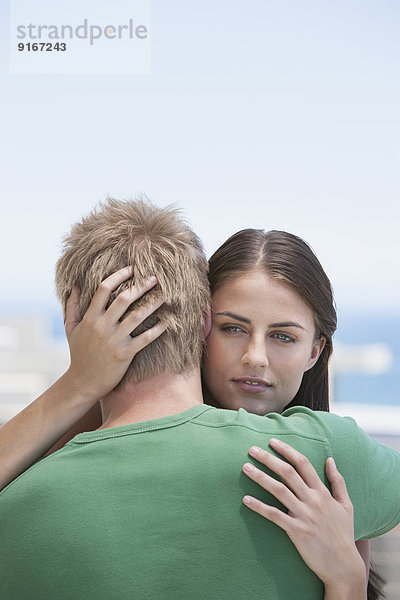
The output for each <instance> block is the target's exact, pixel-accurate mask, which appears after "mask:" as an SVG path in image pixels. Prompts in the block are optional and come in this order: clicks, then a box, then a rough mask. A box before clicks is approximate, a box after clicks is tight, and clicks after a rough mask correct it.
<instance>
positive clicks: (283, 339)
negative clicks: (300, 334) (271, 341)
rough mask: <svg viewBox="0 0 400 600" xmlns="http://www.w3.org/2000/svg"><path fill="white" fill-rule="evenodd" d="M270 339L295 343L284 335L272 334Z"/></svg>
mask: <svg viewBox="0 0 400 600" xmlns="http://www.w3.org/2000/svg"><path fill="white" fill-rule="evenodd" d="M272 337H274V338H275V339H277V340H280V341H281V342H294V341H295V340H294V339H293V338H291V337H290V336H289V335H286V333H274V335H273V336H272Z"/></svg>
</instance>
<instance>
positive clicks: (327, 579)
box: [243, 440, 367, 600]
mask: <svg viewBox="0 0 400 600" xmlns="http://www.w3.org/2000/svg"><path fill="white" fill-rule="evenodd" d="M270 446H271V448H272V449H273V450H275V451H276V452H277V453H279V454H280V455H281V456H283V457H284V458H285V459H286V460H287V461H289V463H291V464H288V462H285V461H282V460H281V459H280V458H278V457H276V456H274V455H273V454H271V453H270V452H267V451H266V450H262V449H261V448H257V447H253V448H251V449H250V452H249V453H250V455H251V456H252V457H253V458H255V459H256V460H258V461H259V462H261V463H262V464H263V465H265V466H266V467H268V469H270V470H271V471H273V472H274V473H276V474H277V475H278V476H279V477H280V478H281V479H282V481H283V482H284V483H282V482H280V481H277V480H276V479H274V478H273V477H270V476H269V475H267V473H265V472H264V471H261V470H260V469H257V468H256V467H254V466H253V465H250V463H246V464H245V465H244V466H243V471H244V473H245V474H246V475H247V476H248V477H250V479H252V480H253V481H255V482H257V483H258V484H259V485H261V486H262V487H263V488H264V489H265V490H267V491H268V492H270V493H271V494H272V495H273V496H275V498H277V499H278V500H279V501H280V502H281V503H282V504H283V505H284V506H286V508H287V509H288V513H286V512H283V511H281V510H279V509H278V508H276V507H273V506H269V505H267V504H264V503H263V502H260V501H259V500H257V499H255V498H253V497H250V496H245V497H244V498H243V502H244V504H246V506H248V507H249V508H251V509H252V510H254V511H255V512H257V513H259V514H260V515H262V516H263V517H265V518H266V519H269V520H270V521H272V522H273V523H275V524H276V525H278V526H279V527H281V528H282V529H284V530H285V531H286V533H287V534H288V536H289V538H290V539H291V540H292V542H293V544H294V545H295V546H296V548H297V550H298V551H299V553H300V554H301V556H302V558H303V560H304V562H305V563H306V564H307V565H308V566H309V567H310V569H312V570H313V571H314V572H315V573H316V575H318V577H319V578H320V579H321V581H322V582H323V583H324V585H325V596H324V600H347V599H349V600H365V599H366V598H367V577H366V572H365V564H364V562H363V559H362V558H361V556H360V554H359V553H358V551H357V549H356V546H355V543H354V537H353V535H354V530H353V505H352V503H351V501H350V498H349V496H348V494H347V489H346V484H345V482H344V479H343V477H342V476H341V474H340V473H339V471H338V470H337V469H336V466H335V463H334V460H333V458H328V460H327V461H326V467H325V470H326V474H327V477H328V480H329V482H330V484H331V487H332V494H331V493H330V492H329V490H328V488H327V487H326V486H325V485H324V484H323V483H322V481H321V480H320V478H319V477H318V475H317V473H316V471H315V469H314V467H313V466H312V464H311V463H310V462H309V460H308V459H307V458H306V457H305V456H303V455H302V454H300V453H299V452H297V450H295V449H294V448H292V447H291V446H289V445H288V444H285V443H284V442H281V441H279V440H270ZM292 465H293V466H292ZM249 467H250V468H249ZM285 484H286V485H285Z"/></svg>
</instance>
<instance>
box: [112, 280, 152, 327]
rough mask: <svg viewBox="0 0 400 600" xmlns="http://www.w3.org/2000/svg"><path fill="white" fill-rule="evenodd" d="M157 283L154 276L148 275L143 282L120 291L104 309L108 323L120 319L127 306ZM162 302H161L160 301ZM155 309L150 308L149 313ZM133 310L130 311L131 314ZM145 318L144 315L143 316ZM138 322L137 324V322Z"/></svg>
mask: <svg viewBox="0 0 400 600" xmlns="http://www.w3.org/2000/svg"><path fill="white" fill-rule="evenodd" d="M156 284H157V278H156V277H149V278H148V279H146V280H145V281H143V283H141V284H138V283H135V284H134V285H132V287H130V288H128V289H126V290H124V291H123V292H120V293H119V294H118V296H117V297H116V298H115V300H113V302H112V303H111V304H110V306H109V307H108V308H107V310H106V313H105V314H106V317H107V319H109V320H110V323H116V322H117V321H119V320H120V319H121V317H122V316H123V315H124V314H125V313H126V311H127V309H128V308H129V306H130V305H131V304H132V303H133V302H136V300H138V299H139V298H140V297H141V296H143V295H144V294H145V293H146V292H148V291H149V290H151V289H152V288H153V287H154V286H155V285H156ZM161 304H162V302H161ZM154 310H155V309H153V310H151V311H150V313H149V314H151V313H152V312H154ZM133 312H134V311H132V314H133ZM139 312H140V309H139V308H138V310H137V314H139ZM145 318H146V317H145ZM143 320H144V318H141V319H140V321H139V323H141V322H142V321H143ZM139 323H138V324H139Z"/></svg>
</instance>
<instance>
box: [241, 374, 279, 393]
mask: <svg viewBox="0 0 400 600" xmlns="http://www.w3.org/2000/svg"><path fill="white" fill-rule="evenodd" d="M232 381H233V383H234V384H235V386H236V387H238V388H239V390H242V391H243V392H250V393H251V394H260V393H261V392H265V391H266V390H267V389H268V388H270V387H272V385H271V384H270V383H268V381H265V379H259V378H258V377H238V378H236V379H232Z"/></svg>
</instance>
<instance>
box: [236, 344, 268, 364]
mask: <svg viewBox="0 0 400 600" xmlns="http://www.w3.org/2000/svg"><path fill="white" fill-rule="evenodd" d="M242 363H243V364H244V365H247V366H249V367H253V368H255V367H266V366H268V357H267V348H266V345H265V340H264V338H263V339H262V340H261V339H259V340H257V339H256V340H252V341H250V343H249V345H248V346H247V348H246V350H245V352H244V354H243V356H242Z"/></svg>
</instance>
